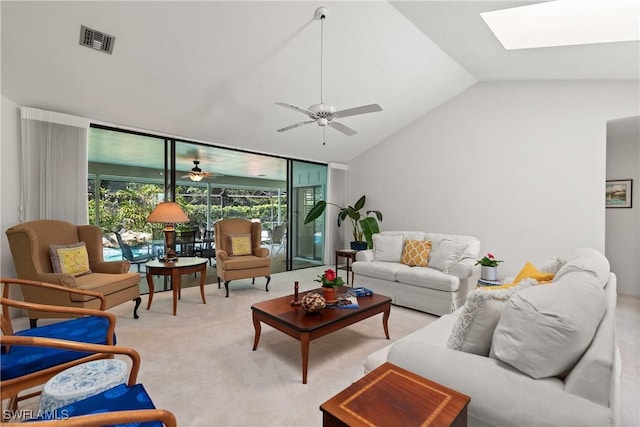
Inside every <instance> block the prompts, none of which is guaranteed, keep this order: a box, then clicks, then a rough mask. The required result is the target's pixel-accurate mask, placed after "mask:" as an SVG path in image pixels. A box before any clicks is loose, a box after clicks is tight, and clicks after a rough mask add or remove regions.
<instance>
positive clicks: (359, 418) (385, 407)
mask: <svg viewBox="0 0 640 427" xmlns="http://www.w3.org/2000/svg"><path fill="white" fill-rule="evenodd" d="M470 400H471V399H470V398H469V397H468V396H465V395H464V394H462V393H458V392H457V391H455V390H452V389H450V388H447V387H445V386H443V385H440V384H438V383H436V382H433V381H431V380H428V379H426V378H423V377H421V376H419V375H416V374H414V373H413V372H410V371H407V370H406V369H402V368H400V367H398V366H396V365H393V364H391V363H385V364H383V365H382V366H380V367H379V368H377V369H375V370H373V371H372V372H370V373H369V374H368V375H366V376H364V377H363V378H361V379H360V380H358V381H357V382H355V383H353V384H352V385H351V386H349V387H347V388H346V389H344V390H343V391H341V392H340V393H338V394H337V395H335V396H334V397H332V398H331V399H329V400H328V401H326V402H325V403H323V404H322V405H320V410H321V411H322V413H323V414H322V415H323V418H322V425H323V426H325V427H334V426H352V427H355V426H385V427H393V426H398V427H405V426H454V427H463V426H466V425H467V405H468V404H469V401H470Z"/></svg>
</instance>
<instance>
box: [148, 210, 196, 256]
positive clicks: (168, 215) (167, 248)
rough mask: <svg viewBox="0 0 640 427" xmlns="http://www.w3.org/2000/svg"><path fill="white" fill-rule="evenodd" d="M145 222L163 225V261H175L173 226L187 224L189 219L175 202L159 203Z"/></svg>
mask: <svg viewBox="0 0 640 427" xmlns="http://www.w3.org/2000/svg"><path fill="white" fill-rule="evenodd" d="M147 222H158V223H163V224H164V228H163V229H162V231H163V232H164V254H165V255H164V261H169V262H170V261H175V260H176V259H178V257H177V256H176V229H175V228H174V227H173V224H175V223H178V222H189V217H188V216H187V214H185V213H184V211H183V210H182V208H181V207H180V206H179V205H178V204H177V203H175V202H160V203H159V204H158V206H156V208H155V209H154V210H153V212H151V214H150V215H149V216H148V217H147Z"/></svg>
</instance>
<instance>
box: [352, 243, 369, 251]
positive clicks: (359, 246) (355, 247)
mask: <svg viewBox="0 0 640 427" xmlns="http://www.w3.org/2000/svg"><path fill="white" fill-rule="evenodd" d="M367 247H368V245H367V242H357V241H356V242H351V249H353V250H354V251H364V250H365V249H367Z"/></svg>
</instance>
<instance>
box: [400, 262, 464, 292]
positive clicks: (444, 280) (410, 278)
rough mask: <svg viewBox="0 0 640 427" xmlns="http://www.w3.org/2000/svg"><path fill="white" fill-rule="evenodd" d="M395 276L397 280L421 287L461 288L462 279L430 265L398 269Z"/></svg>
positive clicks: (453, 290)
mask: <svg viewBox="0 0 640 427" xmlns="http://www.w3.org/2000/svg"><path fill="white" fill-rule="evenodd" d="M407 267H408V266H407ZM395 276H396V281H397V282H400V283H405V284H407V285H413V286H418V287H420V288H429V289H436V290H438V291H444V292H456V291H457V290H458V289H459V288H460V279H458V278H457V277H455V276H450V275H448V274H445V273H443V272H442V271H440V270H435V269H433V268H430V267H408V268H406V269H403V270H398V271H397V272H396V274H395Z"/></svg>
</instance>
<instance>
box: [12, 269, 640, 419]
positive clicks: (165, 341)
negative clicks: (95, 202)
mask: <svg viewBox="0 0 640 427" xmlns="http://www.w3.org/2000/svg"><path fill="white" fill-rule="evenodd" d="M324 268H325V267H315V268H310V269H305V270H299V271H294V272H285V273H279V274H274V275H273V279H272V281H271V285H270V289H271V291H270V292H269V293H266V292H265V291H264V282H261V281H259V280H257V281H256V282H258V283H256V285H255V286H252V285H251V281H250V280H239V281H235V282H232V283H231V288H230V297H229V298H225V296H224V295H225V294H224V286H223V289H218V287H217V285H215V284H210V285H207V286H206V288H205V295H206V298H207V304H206V305H204V304H202V301H201V299H200V292H199V289H198V288H197V287H191V288H185V289H183V291H182V299H181V300H180V301H179V302H178V312H177V316H173V315H172V314H171V312H172V308H171V307H172V302H171V293H170V292H161V293H156V294H155V295H154V300H153V305H152V307H151V309H150V310H149V311H147V310H146V304H147V297H146V296H145V297H143V304H142V306H141V310H140V319H138V320H134V319H133V318H132V317H131V311H132V308H133V304H123V305H121V306H119V307H116V308H114V309H112V310H111V311H112V312H113V313H114V314H115V315H116V316H117V319H118V323H117V327H116V331H117V336H118V344H119V345H124V346H130V347H134V348H135V349H137V350H138V351H139V352H140V354H141V357H142V367H141V370H140V373H139V375H138V381H139V382H140V383H142V384H144V386H145V388H146V389H147V390H148V391H149V393H150V395H151V396H152V398H153V400H154V402H155V404H156V406H157V407H159V408H165V409H168V410H170V411H172V412H173V413H174V414H175V415H176V417H177V419H178V424H179V425H180V426H188V427H190V426H320V425H322V414H321V412H320V410H319V406H320V404H321V403H323V402H324V401H326V400H327V399H329V398H330V397H332V396H333V395H334V394H336V393H338V392H339V391H341V390H342V389H344V388H345V387H347V386H348V385H350V384H351V383H352V382H354V381H356V380H358V379H359V378H361V377H362V375H363V360H364V358H365V357H366V356H367V355H368V354H369V353H371V352H373V351H375V350H377V349H379V348H381V347H383V346H385V345H387V344H388V343H389V341H387V340H386V339H385V338H384V332H383V330H382V316H381V315H377V316H375V317H373V318H370V319H367V320H364V321H362V322H360V323H357V324H355V325H352V326H350V327H348V328H346V329H344V330H341V331H338V332H336V333H333V334H330V335H328V336H325V337H322V338H320V339H318V340H316V341H313V342H312V343H311V349H310V360H309V373H308V384H306V385H303V384H302V375H301V366H300V365H301V362H300V345H299V342H298V341H296V340H294V339H292V338H290V337H288V336H286V335H284V334H283V333H281V332H279V331H276V330H274V329H272V328H271V327H269V326H263V328H262V334H261V338H260V344H259V347H258V349H257V351H255V352H254V351H252V350H251V349H252V345H253V337H254V330H253V324H252V321H251V309H250V307H251V304H253V303H254V302H258V301H263V300H265V299H270V298H275V297H279V296H283V295H288V294H291V293H292V292H293V282H294V281H295V280H298V281H299V282H300V289H301V290H307V289H312V288H316V287H318V285H319V284H318V283H317V282H314V281H313V280H314V279H315V278H316V276H317V275H318V274H321V272H322V271H323V270H324ZM618 306H619V307H618V336H617V339H618V343H619V345H620V349H621V353H622V361H623V372H622V391H621V395H622V425H625V426H638V425H640V414H639V413H638V404H637V402H638V399H639V397H640V392H639V388H640V386H639V382H640V377H639V375H638V371H639V370H638V364H639V363H640V362H639V358H638V320H639V313H640V299H638V298H632V297H621V298H620V301H619V304H618ZM435 319H436V317H435V316H431V315H427V314H424V313H420V312H417V311H413V310H409V309H404V308H401V307H396V306H392V310H391V316H390V318H389V329H390V335H391V341H393V340H396V339H398V338H400V337H402V336H404V335H406V334H408V333H410V332H412V331H414V330H416V329H418V328H421V327H423V326H425V325H426V324H428V323H430V322H432V321H433V320H435ZM26 323H27V322H26V319H22V318H21V319H17V321H16V326H17V328H18V329H20V328H23V327H26ZM24 405H25V408H27V409H28V408H29V407H30V406H31V407H35V408H37V402H36V399H32V400H31V401H29V402H26V403H25V404H24Z"/></svg>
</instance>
